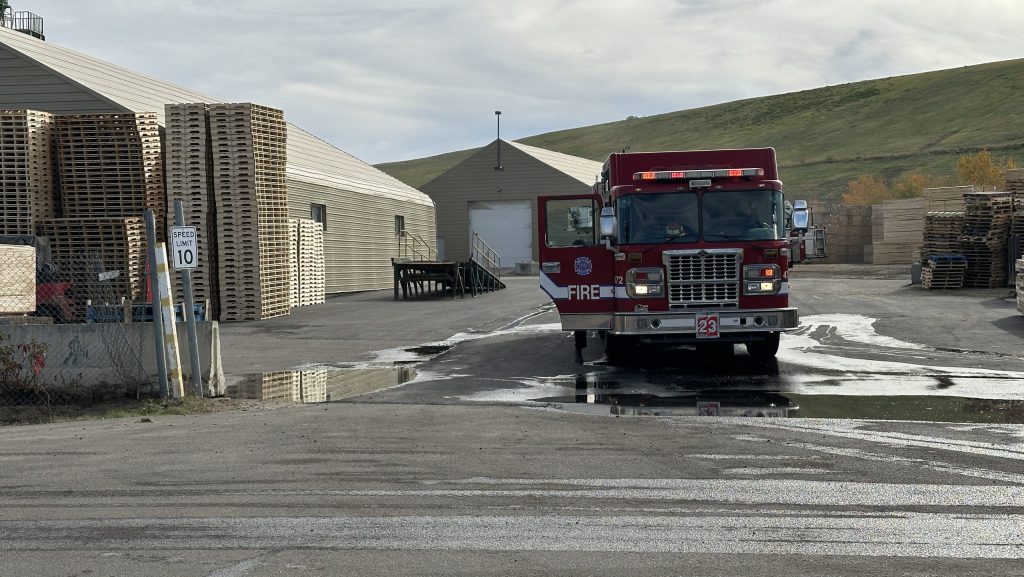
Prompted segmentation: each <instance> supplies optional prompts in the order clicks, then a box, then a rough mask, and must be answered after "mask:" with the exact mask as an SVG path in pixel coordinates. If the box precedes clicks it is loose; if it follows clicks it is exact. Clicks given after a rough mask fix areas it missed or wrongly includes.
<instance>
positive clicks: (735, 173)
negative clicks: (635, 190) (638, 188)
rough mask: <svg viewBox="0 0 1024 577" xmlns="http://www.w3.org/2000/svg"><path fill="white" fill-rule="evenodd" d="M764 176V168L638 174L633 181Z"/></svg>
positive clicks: (663, 171) (660, 171)
mask: <svg viewBox="0 0 1024 577" xmlns="http://www.w3.org/2000/svg"><path fill="white" fill-rule="evenodd" d="M756 176H764V169H763V168H718V169H715V170H658V171H653V172H636V173H634V174H633V180H638V181H642V182H651V181H655V182H672V181H676V180H690V179H714V178H744V177H756Z"/></svg>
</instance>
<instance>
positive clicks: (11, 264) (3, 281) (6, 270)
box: [0, 244, 36, 315]
mask: <svg viewBox="0 0 1024 577" xmlns="http://www.w3.org/2000/svg"><path fill="white" fill-rule="evenodd" d="M34 310H36V249H35V247H32V246H15V245H10V244H0V315H7V314H25V313H30V312H32V311H34Z"/></svg>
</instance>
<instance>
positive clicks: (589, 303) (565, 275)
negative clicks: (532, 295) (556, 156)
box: [537, 194, 615, 330]
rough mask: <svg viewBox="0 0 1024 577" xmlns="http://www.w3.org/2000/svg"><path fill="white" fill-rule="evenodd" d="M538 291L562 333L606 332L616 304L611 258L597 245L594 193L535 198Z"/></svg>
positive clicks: (597, 220)
mask: <svg viewBox="0 0 1024 577" xmlns="http://www.w3.org/2000/svg"><path fill="white" fill-rule="evenodd" d="M537 202H538V205H537V215H538V217H537V229H538V233H539V234H538V236H539V241H540V242H539V243H538V246H539V255H540V287H541V289H543V290H544V292H546V293H547V294H548V296H549V297H551V300H552V301H554V303H555V307H556V308H557V309H558V312H559V315H560V317H561V319H562V329H563V330H584V329H607V328H609V327H610V326H611V319H612V310H613V307H614V303H615V298H614V297H615V289H614V285H613V280H614V271H613V265H614V258H615V255H614V253H612V252H611V251H610V250H608V248H606V247H605V246H604V244H602V243H601V242H600V240H601V239H600V236H599V230H600V227H599V216H600V213H601V207H600V204H599V201H598V198H597V197H596V196H594V195H590V194H588V195H573V196H543V197H539V198H538V199H537Z"/></svg>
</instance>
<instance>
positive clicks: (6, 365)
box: [0, 236, 157, 420]
mask: <svg viewBox="0 0 1024 577" xmlns="http://www.w3.org/2000/svg"><path fill="white" fill-rule="evenodd" d="M40 238H41V237H32V236H22V237H10V236H8V237H0V409H4V410H7V411H8V412H10V411H12V410H33V409H34V410H40V409H42V410H43V411H44V412H49V410H50V409H52V408H54V407H59V406H67V405H79V406H81V405H85V406H88V405H91V404H96V403H99V402H103V401H108V400H112V399H118V398H125V397H126V396H130V397H136V398H137V397H140V396H143V395H153V394H154V393H156V392H157V391H155V390H154V384H153V383H152V379H151V378H150V376H149V375H148V374H147V371H146V369H145V365H144V363H143V358H144V355H145V354H146V351H147V349H146V347H147V346H148V347H149V349H153V344H152V341H151V340H150V341H149V342H146V340H145V339H143V338H141V335H142V334H144V332H142V331H138V330H133V327H132V324H133V323H135V322H147V321H151V320H152V315H151V314H150V312H151V311H150V307H149V306H148V304H145V303H144V302H142V301H143V300H144V299H145V296H146V294H145V293H146V291H145V283H144V278H145V276H144V263H143V262H141V259H136V260H134V261H129V262H126V261H125V259H124V258H123V251H120V252H119V253H116V254H114V255H111V254H108V253H105V252H103V251H89V252H71V251H68V252H65V253H63V254H51V253H50V251H49V247H48V246H46V244H47V243H46V241H45V239H41V240H37V239H40ZM149 352H150V353H152V351H151V350H150V351H149ZM0 417H2V414H0ZM0 420H2V419H0Z"/></svg>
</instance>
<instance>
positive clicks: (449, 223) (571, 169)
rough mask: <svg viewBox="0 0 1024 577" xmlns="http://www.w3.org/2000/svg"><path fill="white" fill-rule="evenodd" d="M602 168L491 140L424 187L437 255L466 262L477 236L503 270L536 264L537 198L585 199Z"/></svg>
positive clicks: (575, 159)
mask: <svg viewBox="0 0 1024 577" xmlns="http://www.w3.org/2000/svg"><path fill="white" fill-rule="evenodd" d="M601 166H602V165H601V163H600V162H595V161H593V160H587V159H585V158H579V157H576V156H570V155H568V154H562V153H559V152H552V151H550V150H545V149H543V148H537V147H534V146H527V145H525V144H519V143H517V142H509V141H507V140H501V139H498V140H495V141H494V142H492V143H490V144H489V145H487V146H485V147H484V148H482V149H480V151H478V152H477V153H476V154H474V155H473V156H470V157H469V158H467V159H466V160H464V161H462V162H461V163H459V164H457V165H456V166H454V167H452V168H451V169H449V170H448V171H447V172H445V173H444V174H442V175H440V176H438V177H437V178H435V179H434V180H432V181H430V182H429V183H427V184H425V185H424V186H423V187H422V190H423V192H425V193H427V194H428V195H430V197H431V198H432V199H434V203H435V204H436V205H437V236H438V241H437V244H438V250H439V251H440V252H442V254H443V256H444V257H445V258H447V259H449V260H468V258H469V251H470V243H471V241H472V235H473V232H474V231H475V232H476V233H478V234H479V235H480V236H481V237H482V238H483V239H484V240H485V241H486V242H487V243H488V244H489V245H490V246H491V247H492V248H493V249H494V250H495V252H497V253H498V254H499V255H500V256H501V267H502V268H503V269H504V270H506V271H508V270H517V269H521V268H522V267H521V266H520V265H521V263H526V262H536V261H537V258H538V256H537V246H536V242H535V241H534V239H536V238H537V197H538V196H542V195H553V194H587V193H589V192H590V191H591V188H592V187H593V185H594V182H596V180H597V178H598V176H599V175H600V174H601Z"/></svg>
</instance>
